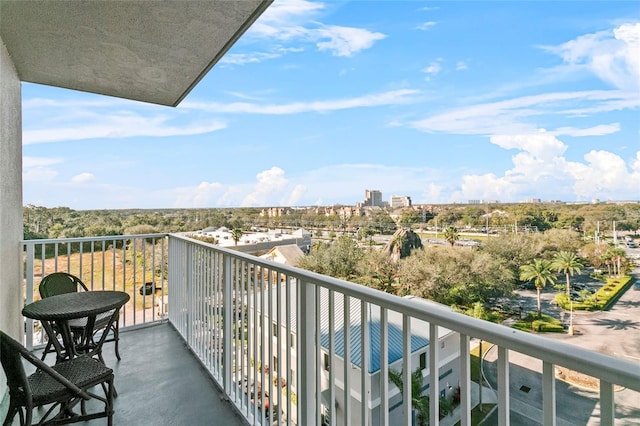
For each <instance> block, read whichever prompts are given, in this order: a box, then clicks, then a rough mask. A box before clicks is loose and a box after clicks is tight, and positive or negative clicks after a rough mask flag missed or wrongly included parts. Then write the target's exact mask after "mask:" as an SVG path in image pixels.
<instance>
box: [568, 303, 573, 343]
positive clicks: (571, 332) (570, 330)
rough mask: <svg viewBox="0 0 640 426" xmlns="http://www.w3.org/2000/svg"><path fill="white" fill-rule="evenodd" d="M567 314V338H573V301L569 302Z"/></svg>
mask: <svg viewBox="0 0 640 426" xmlns="http://www.w3.org/2000/svg"><path fill="white" fill-rule="evenodd" d="M569 297H571V295H569ZM569 314H570V315H569V336H573V300H569Z"/></svg>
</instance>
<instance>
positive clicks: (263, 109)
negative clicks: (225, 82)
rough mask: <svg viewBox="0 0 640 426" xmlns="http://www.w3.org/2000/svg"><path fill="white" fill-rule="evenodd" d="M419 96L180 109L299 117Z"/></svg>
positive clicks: (405, 92) (396, 93) (401, 93)
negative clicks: (306, 114) (296, 115)
mask: <svg viewBox="0 0 640 426" xmlns="http://www.w3.org/2000/svg"><path fill="white" fill-rule="evenodd" d="M418 93H419V92H418V91H417V90H411V89H398V90H391V91H387V92H381V93H372V94H369V95H363V96H358V97H355V98H345V99H333V100H326V101H310V102H293V103H288V104H256V103H249V102H235V103H230V104H222V103H217V102H208V103H205V102H190V101H185V102H184V103H183V104H182V105H181V106H180V107H179V108H185V109H198V110H202V111H209V112H218V113H249V114H267V115H283V114H299V113H304V112H329V111H337V110H343V109H351V108H365V107H376V106H385V105H399V104H407V103H410V102H413V98H412V95H416V94H418Z"/></svg>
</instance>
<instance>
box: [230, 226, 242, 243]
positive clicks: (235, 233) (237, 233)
mask: <svg viewBox="0 0 640 426" xmlns="http://www.w3.org/2000/svg"><path fill="white" fill-rule="evenodd" d="M231 238H232V239H233V244H234V245H235V246H236V247H237V246H238V241H240V238H242V229H240V228H234V229H233V230H232V231H231Z"/></svg>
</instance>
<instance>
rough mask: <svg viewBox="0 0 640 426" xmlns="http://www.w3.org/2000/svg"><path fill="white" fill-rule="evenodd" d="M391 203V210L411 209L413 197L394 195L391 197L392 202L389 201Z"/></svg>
mask: <svg viewBox="0 0 640 426" xmlns="http://www.w3.org/2000/svg"><path fill="white" fill-rule="evenodd" d="M389 203H390V204H391V208H392V209H398V208H401V207H411V197H408V196H406V195H402V196H400V195H394V196H392V197H391V200H390V201H389Z"/></svg>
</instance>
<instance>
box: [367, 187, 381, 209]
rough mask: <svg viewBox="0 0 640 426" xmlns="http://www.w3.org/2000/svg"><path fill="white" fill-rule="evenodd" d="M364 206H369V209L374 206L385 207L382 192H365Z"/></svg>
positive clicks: (368, 190)
mask: <svg viewBox="0 0 640 426" xmlns="http://www.w3.org/2000/svg"><path fill="white" fill-rule="evenodd" d="M362 205H363V206H368V207H372V206H376V207H382V206H384V204H383V203H382V192H380V191H378V190H376V189H365V191H364V202H363V203H362Z"/></svg>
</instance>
